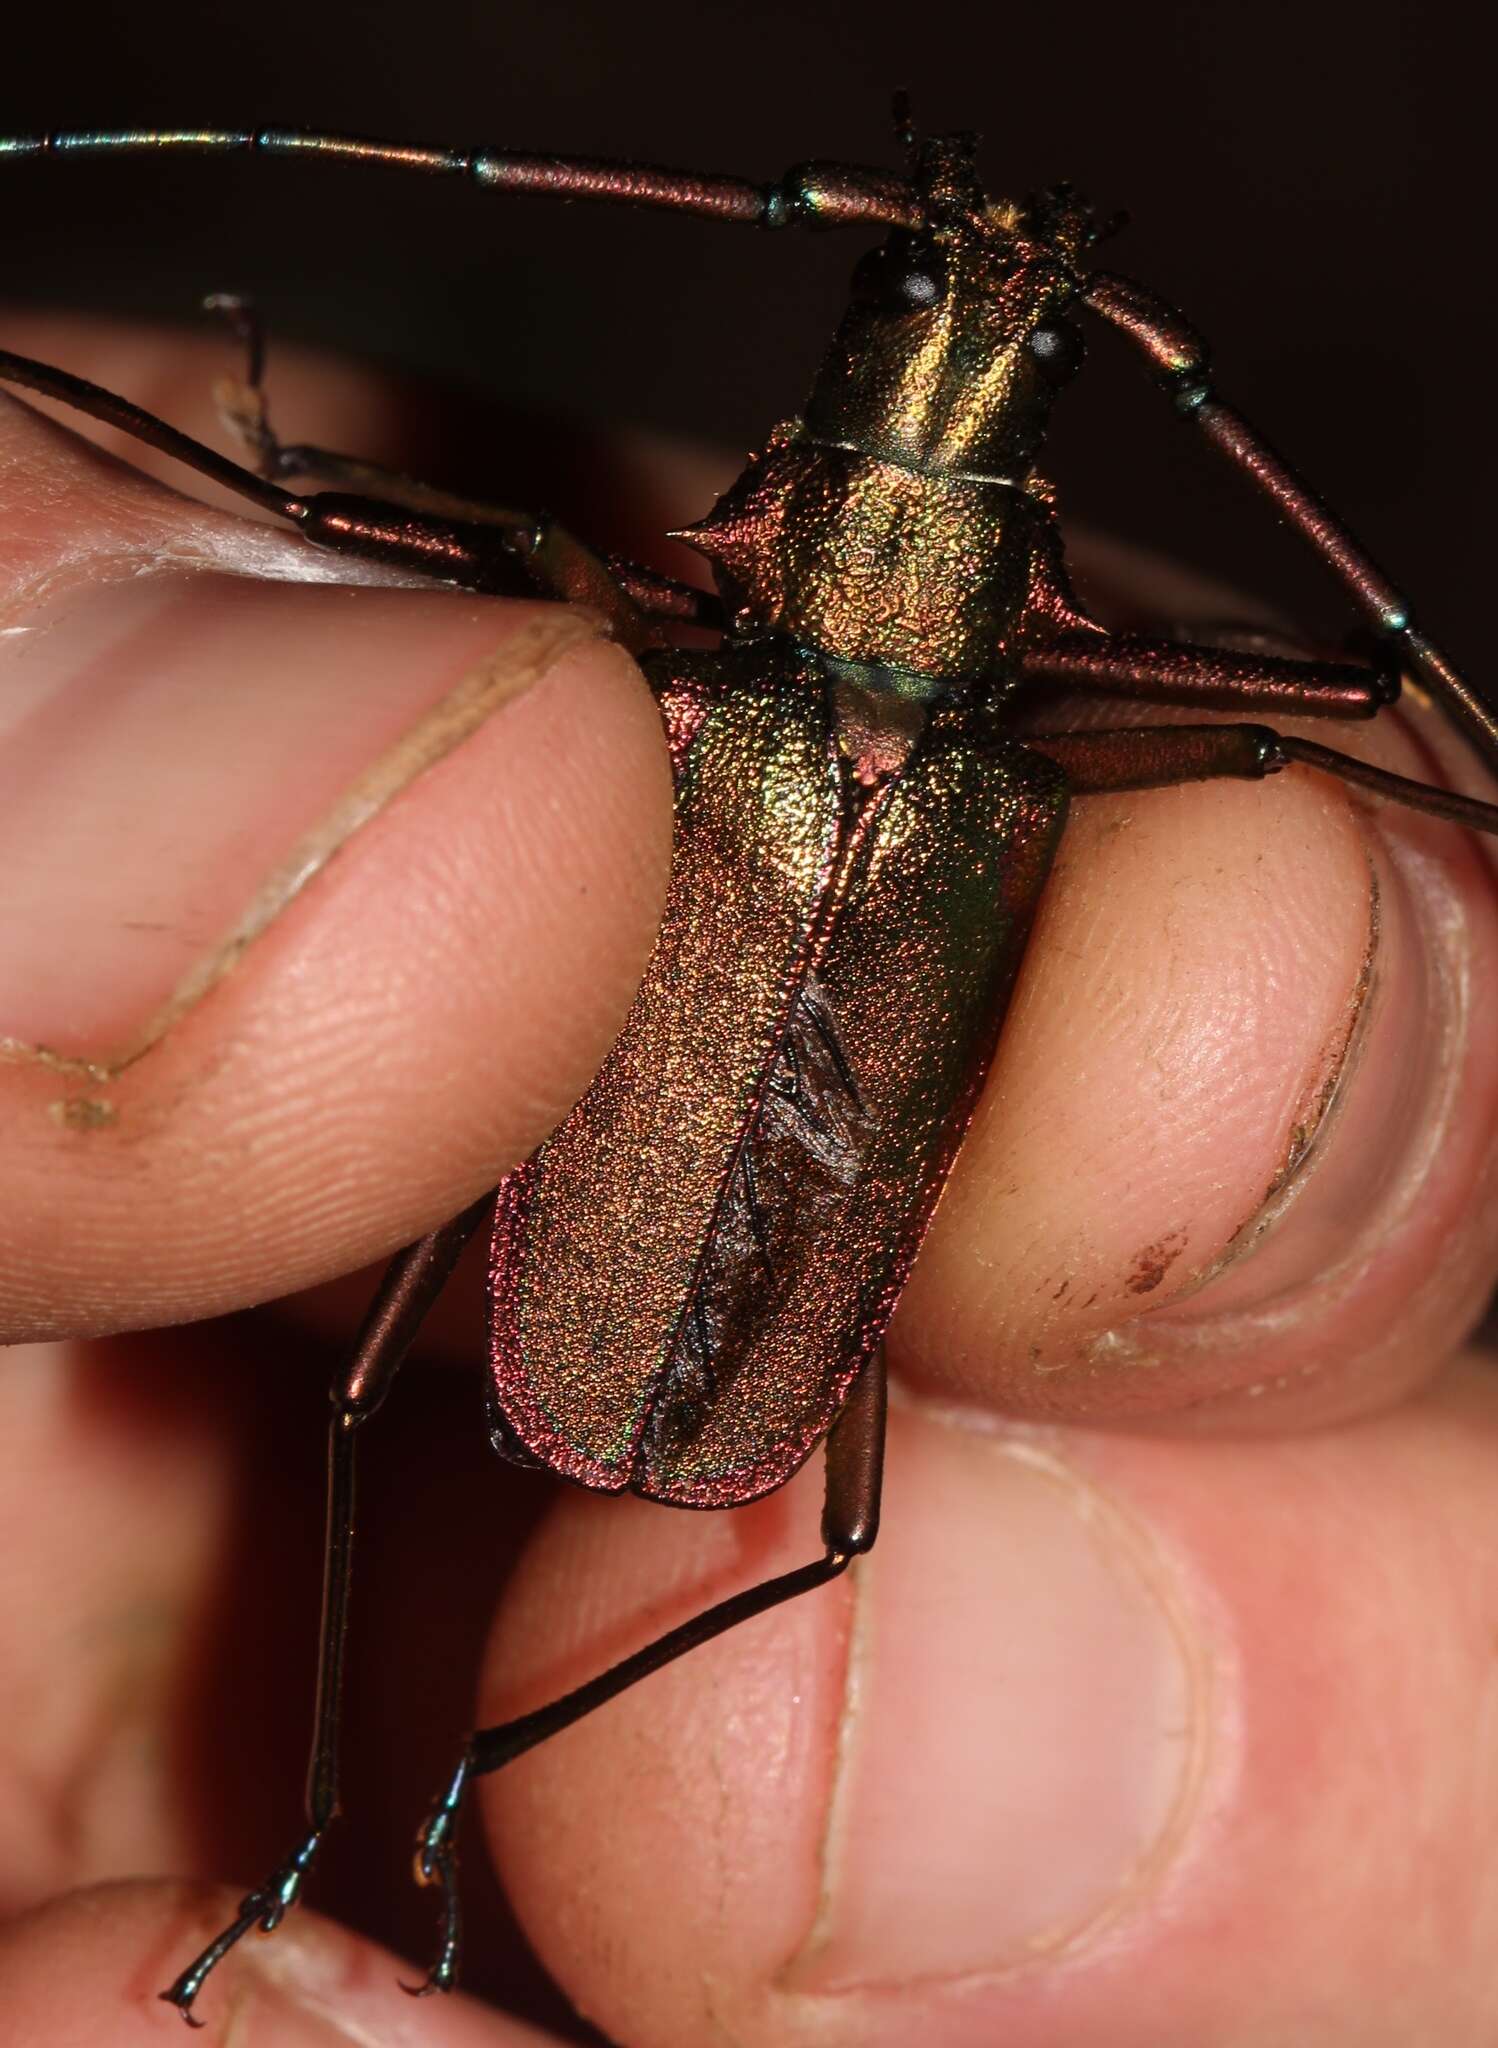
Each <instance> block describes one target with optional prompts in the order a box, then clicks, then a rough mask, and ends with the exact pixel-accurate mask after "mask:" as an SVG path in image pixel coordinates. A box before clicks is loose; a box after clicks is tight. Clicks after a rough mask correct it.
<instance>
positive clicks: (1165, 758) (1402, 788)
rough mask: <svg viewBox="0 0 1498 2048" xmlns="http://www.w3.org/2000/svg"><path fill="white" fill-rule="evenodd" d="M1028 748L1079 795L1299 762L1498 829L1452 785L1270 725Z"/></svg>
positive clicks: (1122, 731)
mask: <svg viewBox="0 0 1498 2048" xmlns="http://www.w3.org/2000/svg"><path fill="white" fill-rule="evenodd" d="M1025 745H1026V746H1027V747H1033V748H1034V749H1035V751H1036V753H1038V754H1044V755H1045V756H1046V758H1047V759H1048V760H1051V761H1054V762H1055V763H1056V765H1057V766H1058V767H1059V768H1063V769H1065V771H1066V776H1067V780H1068V781H1069V782H1070V784H1071V789H1072V794H1073V795H1074V796H1098V795H1104V794H1108V793H1111V792H1115V791H1119V790H1126V789H1169V788H1173V787H1175V786H1176V785H1178V784H1180V783H1183V782H1207V781H1211V780H1213V779H1215V778H1217V777H1219V776H1232V777H1236V778H1238V779H1240V780H1248V781H1257V780H1259V779H1260V778H1261V777H1263V776H1265V775H1273V774H1275V773H1276V772H1277V771H1278V770H1279V769H1281V768H1288V767H1289V765H1290V764H1291V762H1292V761H1299V762H1300V763H1301V764H1302V765H1303V766H1304V767H1307V768H1319V769H1320V770H1321V772H1322V773H1323V774H1324V775H1335V776H1337V777H1338V778H1339V780H1341V781H1343V782H1351V783H1354V784H1356V785H1357V787H1358V788H1360V789H1367V790H1371V791H1372V792H1373V794H1374V795H1375V796H1381V797H1384V798H1386V799H1387V800H1388V801H1389V802H1390V803H1396V804H1403V805H1404V807H1405V808H1406V809H1407V810H1412V811H1424V812H1425V813H1426V814H1427V815H1428V816H1430V817H1432V818H1444V819H1446V820H1447V822H1448V823H1449V824H1453V825H1465V826H1466V827H1467V828H1468V829H1469V830H1470V831H1473V832H1498V804H1485V803H1479V802H1478V800H1477V799H1476V798H1475V797H1470V796H1460V795H1458V794H1457V792H1456V791H1455V790H1450V789H1435V788H1432V786H1431V785H1430V784H1429V783H1425V782H1412V781H1411V780H1410V779H1409V777H1408V776H1404V775H1391V774H1390V773H1389V771H1388V770H1387V769H1386V768H1374V767H1371V766H1370V765H1369V764H1368V762H1366V761H1357V760H1354V759H1353V757H1352V756H1351V755H1350V754H1339V753H1337V752H1336V751H1335V749H1334V748H1331V747H1321V746H1317V744H1316V743H1315V741H1314V740H1302V739H1295V738H1292V737H1291V736H1290V735H1289V734H1287V733H1278V732H1273V731H1271V729H1270V728H1269V727H1268V726H1267V725H1146V726H1139V727H1115V728H1114V729H1112V730H1111V731H1103V732H1052V733H1027V734H1026V735H1025Z"/></svg>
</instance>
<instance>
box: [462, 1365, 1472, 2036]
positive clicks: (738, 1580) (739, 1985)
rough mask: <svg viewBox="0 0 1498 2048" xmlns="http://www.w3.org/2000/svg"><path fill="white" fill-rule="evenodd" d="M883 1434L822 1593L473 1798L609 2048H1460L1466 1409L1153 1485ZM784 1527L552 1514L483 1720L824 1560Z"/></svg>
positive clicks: (1466, 1706)
mask: <svg viewBox="0 0 1498 2048" xmlns="http://www.w3.org/2000/svg"><path fill="white" fill-rule="evenodd" d="M893 1420H894V1427H893V1432H892V1441H891V1445H890V1457H889V1466H888V1489H887V1495H886V1502H885V1512H884V1518H883V1525H882V1526H883V1533H882V1535H881V1538H880V1542H879V1546H878V1548H877V1549H876V1550H875V1551H874V1553H873V1554H872V1555H871V1556H870V1557H869V1558H868V1559H867V1560H864V1561H862V1562H860V1563H859V1564H858V1565H857V1566H856V1567H855V1569H854V1571H853V1573H852V1574H851V1575H850V1581H843V1582H839V1584H838V1585H837V1587H835V1588H833V1589H828V1590H826V1591H823V1592H820V1593H816V1594H812V1595H809V1596H807V1597H805V1598H803V1599H801V1600H799V1601H797V1602H795V1603H793V1604H792V1605H791V1606H789V1607H787V1608H784V1609H781V1610H778V1611H776V1612H775V1613H773V1614H771V1615H768V1616H764V1617H761V1618H760V1619H759V1620H758V1621H756V1622H753V1623H750V1624H747V1625H745V1626H744V1627H742V1628H740V1629H738V1630H735V1631H733V1632H732V1633H731V1634H729V1635H728V1636H726V1637H724V1638H721V1639H720V1640H719V1641H717V1642H715V1643H713V1644H711V1645H709V1646H708V1647H707V1648H705V1649H703V1650H700V1651H697V1652H694V1653H693V1655H692V1656H691V1657H689V1658H687V1659H685V1660H684V1661H683V1662H682V1663H681V1664H679V1665H675V1666H672V1667H671V1668H669V1669H668V1670H667V1671H665V1672H663V1673H661V1674H659V1675H658V1676H656V1677H655V1678H652V1679H651V1680H650V1681H648V1682H647V1683H646V1684H644V1685H642V1686H640V1687H639V1688H638V1689H637V1690H636V1691H634V1692H633V1693H630V1694H628V1695H626V1696H625V1697H623V1698H622V1699H620V1700H618V1701H616V1702H614V1703H612V1704H611V1705H610V1706H608V1707H607V1708H605V1709H603V1710H601V1711H600V1712H599V1713H598V1714H597V1715H596V1716H594V1717H593V1718H592V1719H591V1720H589V1721H586V1722H584V1723H581V1724H580V1725H578V1726H577V1727H575V1728H574V1729H572V1730H570V1731H569V1732H567V1733H566V1734H564V1735H562V1736H559V1737H557V1738H556V1739H555V1740H553V1741H552V1742H551V1743H549V1744H547V1745H545V1746H543V1747H542V1748H541V1749H540V1750H537V1751H535V1752H533V1753H532V1754H530V1755H529V1756H526V1757H524V1758H522V1759H521V1760H520V1761H519V1762H517V1763H516V1764H514V1765H512V1766H510V1767H509V1769H507V1770H506V1771H505V1772H503V1773H502V1774H500V1776H499V1777H498V1778H497V1779H496V1780H494V1781H492V1783H491V1784H489V1785H487V1786H486V1787H485V1788H484V1795H483V1804H484V1809H485V1815H486V1821H487V1824H488V1826H489V1828H490V1830H491V1837H492V1839H493V1841H494V1843H495V1846H496V1851H497V1854H498V1855H499V1858H500V1864H501V1869H502V1871H503V1873H504V1875H505V1877H506V1880H507V1882H508V1883H509V1884H510V1886H511V1888H512V1891H513V1894H514V1896H515V1897H516V1899H517V1901H518V1903H519V1906H520V1909H521V1912H522V1917H523V1919H524V1922H525V1925H526V1927H527V1929H528V1931H529V1933H530V1935H531V1938H532V1940H533V1941H534V1942H535V1943H536V1945H537V1947H538V1949H539V1950H540V1953H541V1955H542V1957H543V1959H544V1960H545V1961H546V1962H547V1963H548V1964H549V1965H550V1967H551V1968H552V1969H553V1970H554V1971H555V1972H556V1973H557V1974H558V1975H559V1977H560V1978H561V1980H562V1981H563V1983H564V1984H565V1986H566V1987H567V1988H568V1989H569V1990H570V1992H571V1993H572V1995H573V1996H574V1997H575V1998H576V1999H577V2001H578V2003H579V2004H580V2005H581V2006H582V2008H583V2009H584V2010H585V2011H587V2012H589V2013H590V2014H592V2015H594V2016H595V2017H596V2018H597V2019H598V2020H599V2022H600V2024H601V2025H602V2026H603V2027H604V2029H605V2031H606V2032H607V2033H608V2034H609V2035H610V2038H612V2039H618V2040H622V2041H629V2042H630V2043H631V2044H636V2048H651V2044H653V2043H657V2042H658V2043H662V2044H666V2043H669V2044H671V2048H691V2044H694V2043H698V2042H701V2043H706V2042H709V2041H716V2040H720V2039H724V2038H731V2039H733V2040H735V2041H737V2042H739V2043H741V2044H744V2048H755V2044H760V2043H765V2044H769V2043H774V2044H776V2048H796V2044H799V2043H812V2042H815V2043H817V2044H819V2048H840V2044H843V2043H847V2044H854V2043H856V2044H858V2048H882V2044H885V2043H889V2044H897V2043H898V2044H904V2043H908V2042H910V2041H914V2040H919V2041H921V2042H923V2043H930V2044H931V2048H969V2044H971V2048H979V2044H982V2048H988V2044H990V2043H992V2042H994V2041H997V2040H1002V2041H1004V2042H1005V2043H1006V2044H1010V2048H1031V2044H1034V2048H1054V2044H1055V2043H1056V2042H1057V2041H1063V2040H1064V2041H1065V2042H1066V2043H1067V2044H1068V2048H1090V2044H1092V2043H1094V2042H1095V2043H1097V2044H1099V2048H1104V2044H1106V2048H1159V2044H1160V2043H1161V2042H1163V2041H1218V2040H1227V2039H1230V2038H1231V2039H1233V2040H1240V2039H1241V2040H1253V2041H1280V2040H1284V2041H1289V2040H1303V2039H1308V2038H1310V2035H1309V2034H1308V2032H1307V2029H1308V2027H1309V2028H1311V2029H1312V2030H1313V2031H1314V2036H1315V2038H1316V2040H1318V2041H1322V2042H1326V2043H1327V2044H1329V2048H1330V2044H1334V2043H1341V2042H1346V2043H1348V2044H1352V2043H1357V2044H1358V2048H1405V2044H1408V2043H1409V2042H1411V2041H1416V2040H1419V2041H1427V2040H1428V2041H1440V2042H1442V2043H1443V2044H1445V2048H1469V2044H1470V2048H1478V2044H1480V2043H1483V2042H1485V2041H1486V2040H1487V2039H1488V2038H1489V2034H1490V2030H1491V2006H1490V2001H1489V1991H1490V1972H1489V1966H1488V1955H1489V1951H1490V1947H1491V1930H1492V1927H1493V1924H1494V1918H1495V1914H1498V1884H1495V1879H1494V1876H1493V1864H1492V1857H1491V1852H1490V1843H1491V1839H1492V1834H1493V1828H1494V1824H1495V1821H1498V1812H1495V1793H1494V1786H1493V1782H1492V1774H1491V1773H1490V1772H1487V1771H1485V1770H1484V1769H1483V1768H1482V1766H1481V1758H1480V1755H1479V1754H1478V1753H1477V1748H1478V1746H1480V1744H1481V1741H1482V1734H1481V1731H1482V1730H1483V1729H1484V1728H1485V1727H1486V1726H1487V1724H1488V1720H1489V1718H1490V1708H1491V1691H1492V1655H1491V1627H1490V1622H1489V1616H1490V1615H1491V1611H1492V1605H1493V1600H1494V1597H1495V1583H1498V1541H1495V1537H1494V1529H1493V1518H1492V1513H1491V1501H1492V1496H1493V1474H1494V1467H1495V1462H1498V1389H1495V1387H1494V1384H1493V1381H1492V1379H1491V1376H1490V1374H1488V1373H1487V1372H1486V1371H1485V1370H1483V1371H1479V1370H1475V1369H1474V1370H1468V1371H1466V1372H1463V1373H1458V1374H1455V1375H1453V1376H1451V1377H1449V1378H1448V1379H1447V1380H1446V1381H1444V1382H1443V1383H1442V1384H1441V1385H1440V1386H1439V1387H1437V1388H1433V1389H1432V1390H1431V1391H1429V1392H1428V1393H1427V1394H1426V1395H1424V1396H1423V1397H1422V1398H1421V1399H1420V1400H1418V1401H1417V1402H1415V1403H1412V1404H1408V1405H1406V1406H1405V1407H1404V1408H1402V1409H1401V1410H1399V1411H1397V1412H1396V1413H1393V1414H1390V1415H1387V1416H1384V1417H1380V1418H1377V1419H1374V1420H1370V1421H1366V1422H1364V1423H1361V1424H1359V1425H1357V1426H1354V1427H1349V1428H1345V1429H1341V1430H1328V1431H1322V1432H1319V1433H1315V1434H1313V1435H1311V1436H1308V1437H1304V1438H1299V1439H1283V1440H1278V1441H1273V1442H1258V1443H1248V1442H1228V1441H1220V1442H1216V1443H1201V1444H1197V1445H1193V1446H1191V1447H1190V1448H1189V1449H1183V1448H1182V1447H1181V1446H1177V1445H1169V1444H1162V1443H1158V1442H1151V1441H1148V1440H1146V1439H1143V1438H1139V1437H1132V1436H1121V1435H1113V1436H1089V1435H1086V1434H1084V1433H1081V1432H1076V1431H1070V1432H1064V1433H1062V1432H1049V1431H1048V1432H1044V1433H1036V1432H1034V1431H1026V1430H1020V1431H1015V1430H1012V1429H1000V1428H996V1427H994V1426H992V1425H990V1424H987V1423H984V1422H982V1421H981V1420H978V1419H977V1418H975V1417H974V1416H973V1414H972V1413H971V1411H969V1412H967V1413H966V1414H960V1413H956V1412H952V1411H949V1412H947V1413H945V1414H943V1413H940V1412H935V1411H930V1410H919V1409H914V1408H911V1407H908V1406H901V1407H900V1408H898V1409H897V1410H896V1412H895V1415H894V1418H893ZM817 1492H818V1486H817V1481H816V1479H815V1477H814V1476H812V1475H809V1474H808V1475H805V1476H804V1477H803V1478H802V1479H799V1480H797V1481H796V1482H795V1483H794V1484H793V1487H792V1488H791V1489H790V1492H789V1496H786V1495H782V1496H778V1497H776V1498H775V1499H773V1500H771V1501H769V1502H765V1503H762V1504H761V1505H759V1506H758V1507H756V1508H753V1509H749V1510H745V1511H742V1512H741V1513H739V1514H737V1515H735V1516H732V1517H728V1516H722V1517H713V1518H711V1520H709V1519H708V1518H704V1517H671V1516H667V1515H662V1514H660V1513H659V1512H657V1511H655V1510H653V1509H651V1508H650V1507H648V1506H644V1505H642V1504H639V1503H634V1504H619V1503H603V1504H600V1503H596V1502H590V1501H587V1500H584V1499H580V1498H575V1497H569V1499H568V1500H567V1501H566V1502H565V1503H564V1505H563V1506H562V1507H561V1508H560V1509H559V1510H558V1511H557V1514H556V1517H555V1520H554V1521H553V1522H552V1523H550V1524H549V1525H548V1528H547V1530H546V1532H545V1534H544V1536H543V1539H542V1541H541V1542H540V1544H539V1545H538V1547H537V1548H536V1549H535V1550H534V1551H533V1553H532V1554H531V1555H530V1557H529V1558H528V1559H527V1560H526V1562H525V1564H524V1565H523V1567H522V1570H521V1573H520V1575H519V1578H518V1580H517V1582H516V1584H515V1587H514V1589H513V1592H512V1595H511V1598H510V1600H509V1602H508V1604H507V1606H506V1609H505V1612H504V1616H503V1625H502V1627H501V1629H500V1631H499V1633H498V1636H497V1638H496V1641H495V1643H494V1645H493V1647H492V1652H491V1657H490V1662H489V1667H488V1684H487V1686H486V1688H485V1692H484V1700H483V1704H484V1708H485V1711H486V1717H487V1718H494V1719H497V1718H499V1717H500V1716H501V1715H506V1714H508V1713H511V1712H513V1711H516V1710H523V1709H525V1708H527V1707H530V1706H533V1705H535V1704H537V1703H538V1702H539V1701H540V1700H541V1699H543V1698H546V1697H550V1696H551V1695H552V1694H554V1693H555V1691H557V1690H558V1689H559V1688H560V1687H562V1686H565V1685H569V1684H572V1683H574V1682H576V1681H577V1680H578V1679H580V1678H582V1677H583V1676H584V1675H585V1674H591V1673H592V1672H594V1671H596V1670H598V1669H600V1668H602V1667H603V1666H604V1665H606V1664H607V1663H608V1662H609V1661H610V1659H611V1658H613V1657H614V1656H616V1655H618V1654H619V1653H620V1651H621V1650H624V1649H631V1648H633V1647H635V1646H636V1645H637V1644H638V1643H639V1642H640V1641H642V1640H644V1639H645V1638H646V1637H647V1636H648V1635H649V1634H650V1633H653V1632H654V1631H655V1630H656V1629H658V1628H662V1627H666V1626H669V1625H671V1624H672V1623H673V1622H676V1621H678V1620H681V1619H683V1618H685V1616H686V1615H688V1614H689V1613H691V1612H692V1611H694V1610H695V1609H697V1608H699V1607H700V1606H701V1605H702V1604H704V1603H705V1602H706V1601H708V1600H712V1599H715V1598H717V1597H719V1596H720V1595H721V1594H723V1593H725V1592H727V1591H729V1590H731V1589H732V1588H734V1587H736V1586H739V1585H742V1584H745V1583H747V1582H749V1581H751V1580H754V1579H758V1578H760V1577H762V1576H764V1575H766V1574H768V1573H771V1572H775V1571H779V1570H783V1569H786V1568H787V1567H789V1566H790V1565H792V1564H794V1563H798V1562H802V1561H804V1560H805V1559H806V1558H808V1557H810V1556H812V1555H814V1554H816V1551H817V1548H818V1543H817V1536H816V1514H817V1505H818V1503H817V1498H816V1496H817ZM645 1588H648V1589H650V1590H649V1591H648V1592H644V1591H642V1589H645ZM642 1905H648V1910H642Z"/></svg>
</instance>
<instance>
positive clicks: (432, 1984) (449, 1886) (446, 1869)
mask: <svg viewBox="0 0 1498 2048" xmlns="http://www.w3.org/2000/svg"><path fill="white" fill-rule="evenodd" d="M472 1771H473V1747H472V1744H470V1745H469V1746H468V1747H467V1748H465V1749H464V1751H463V1754H462V1756H461V1757H460V1758H459V1759H458V1767H457V1769H456V1770H455V1771H454V1772H453V1775H452V1779H451V1781H450V1783H449V1784H448V1787H447V1790H446V1791H445V1792H444V1793H443V1795H442V1797H441V1798H440V1799H439V1800H438V1802H437V1804H436V1806H435V1807H434V1808H433V1809H432V1812H431V1813H430V1814H429V1815H428V1817H427V1819H426V1820H425V1821H424V1822H423V1823H422V1826H421V1829H420V1831H419V1832H418V1834H417V1837H416V1882H417V1883H418V1884H420V1885H432V1884H435V1885H440V1886H441V1888H442V1943H441V1946H440V1947H439V1949H438V1951H437V1960H436V1962H434V1963H433V1965H432V1967H431V1969H430V1970H428V1972H427V1974H426V1978H425V1980H424V1982H422V1983H420V1984H407V1983H405V1982H404V1981H403V1980H402V1981H401V1990H402V1991H405V1992H409V1994H410V1995H411V1997H413V1998H428V1997H430V1996H431V1994H432V1993H433V1992H434V1991H451V1990H453V1989H454V1987H455V1986H456V1984H457V1981H458V1967H459V1964H460V1962H461V1961H462V1954H463V1919H462V1908H461V1905H460V1902H459V1897H458V1855H457V1848H456V1845H455V1841H454V1837H455V1835H456V1833H457V1827H458V1821H459V1819H460V1818H461V1816H462V1812H463V1801H464V1799H465V1797H466V1796H467V1792H468V1780H469V1777H470V1776H471V1774H472Z"/></svg>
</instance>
